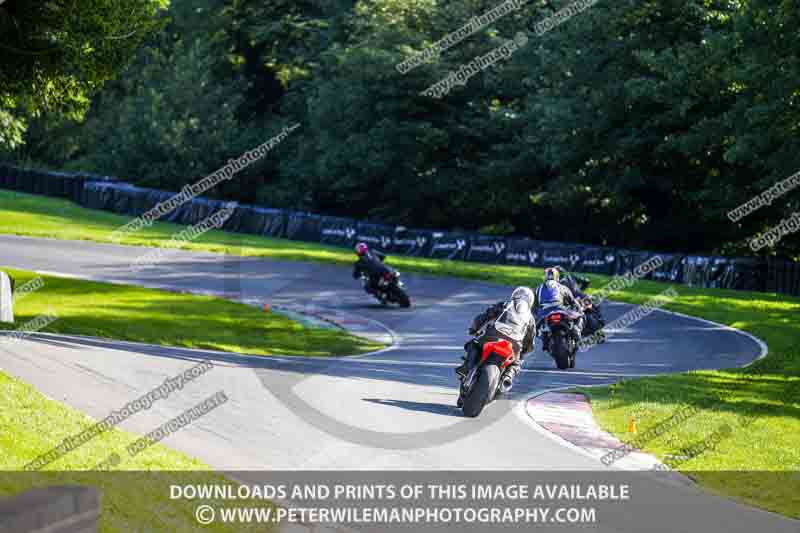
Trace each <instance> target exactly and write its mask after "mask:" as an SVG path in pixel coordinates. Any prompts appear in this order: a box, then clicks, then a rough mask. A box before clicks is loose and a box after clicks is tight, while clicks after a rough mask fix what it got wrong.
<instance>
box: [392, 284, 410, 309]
mask: <svg viewBox="0 0 800 533" xmlns="http://www.w3.org/2000/svg"><path fill="white" fill-rule="evenodd" d="M394 296H395V299H396V300H397V303H398V304H400V307H406V308H408V307H411V298H409V297H408V294H406V292H405V291H404V290H403V289H401V288H399V287H397V288H395V290H394Z"/></svg>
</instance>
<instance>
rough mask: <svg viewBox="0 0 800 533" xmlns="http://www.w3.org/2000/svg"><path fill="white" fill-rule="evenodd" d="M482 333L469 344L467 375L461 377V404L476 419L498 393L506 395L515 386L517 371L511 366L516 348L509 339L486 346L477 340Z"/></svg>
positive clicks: (467, 413) (467, 347) (469, 415)
mask: <svg viewBox="0 0 800 533" xmlns="http://www.w3.org/2000/svg"><path fill="white" fill-rule="evenodd" d="M481 334H482V333H478V334H477V335H476V338H475V339H472V340H471V341H470V342H468V343H467V345H466V346H465V348H466V351H467V355H466V357H467V358H471V357H477V361H468V366H467V373H466V376H464V378H463V379H462V380H461V390H460V396H459V404H460V405H459V406H460V407H461V409H462V410H463V412H464V415H465V416H468V417H471V418H474V417H476V416H478V415H479V414H481V411H483V408H484V407H486V406H487V405H488V404H489V403H490V402H492V400H494V399H495V398H496V397H497V395H498V394H501V393H502V394H505V393H507V392H508V391H510V390H511V387H512V386H513V385H514V374H513V372H512V371H511V369H510V368H509V365H511V363H513V362H514V361H515V360H516V357H517V356H516V355H514V347H513V346H511V343H510V342H509V341H507V340H498V341H494V342H487V343H484V345H483V348H481V347H480V344H479V343H478V341H477V340H476V339H477V337H480V336H481Z"/></svg>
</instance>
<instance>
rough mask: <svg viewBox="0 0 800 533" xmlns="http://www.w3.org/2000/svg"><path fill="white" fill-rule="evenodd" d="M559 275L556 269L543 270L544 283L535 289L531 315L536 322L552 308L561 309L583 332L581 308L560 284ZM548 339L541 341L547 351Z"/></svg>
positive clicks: (573, 296)
mask: <svg viewBox="0 0 800 533" xmlns="http://www.w3.org/2000/svg"><path fill="white" fill-rule="evenodd" d="M560 279H561V275H560V273H559V271H558V269H556V268H545V269H544V283H542V284H541V285H539V286H538V287H537V288H536V294H535V296H534V302H533V313H534V315H535V316H536V321H537V322H538V321H539V320H541V319H542V318H544V315H545V314H546V313H547V312H549V311H550V310H551V309H552V308H558V307H560V308H562V309H565V310H566V311H568V312H569V313H570V314H571V315H572V317H573V318H575V319H577V321H578V331H580V332H583V324H584V318H583V307H582V306H581V304H580V302H578V300H577V299H576V298H575V295H574V294H572V291H571V290H570V289H569V287H567V286H565V285H562V284H561V283H560ZM549 341H550V338H549V337H547V336H544V337H543V339H542V349H543V350H545V351H547V350H548V349H549V348H550V347H549Z"/></svg>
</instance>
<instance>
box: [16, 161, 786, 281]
mask: <svg viewBox="0 0 800 533" xmlns="http://www.w3.org/2000/svg"><path fill="white" fill-rule="evenodd" d="M0 188H6V189H13V190H19V191H24V192H29V193H33V194H44V195H48V196H58V197H62V198H68V199H70V200H73V201H75V202H77V203H79V204H81V205H83V206H85V207H89V208H92V209H102V210H106V211H113V212H115V213H120V214H124V215H128V216H131V217H136V216H139V215H141V214H143V213H145V212H146V211H148V210H149V209H151V208H152V207H153V206H155V205H156V204H157V203H159V202H163V201H165V200H167V199H169V198H171V197H172V196H173V195H175V194H176V193H173V192H167V191H161V190H156V189H147V188H143V187H137V186H135V185H132V184H130V183H125V182H121V181H118V180H115V179H113V178H109V177H102V176H95V175H92V174H66V173H59V172H43V171H36V170H24V169H18V168H15V167H4V166H0ZM225 204H227V202H225V201H222V200H212V199H208V198H203V197H197V198H193V199H191V200H190V201H187V202H185V203H184V204H182V205H180V206H178V207H177V208H176V209H174V210H173V211H171V212H170V213H169V214H167V215H166V216H164V217H163V218H162V220H164V221H167V222H175V223H178V224H183V225H191V224H196V223H198V222H200V221H202V220H203V219H205V218H206V217H208V216H209V215H210V214H212V213H213V212H215V211H216V210H218V209H220V208H222V207H223V206H224V205H225ZM223 229H224V230H226V231H234V232H239V233H247V234H253V235H264V236H268V237H275V238H282V239H291V240H299V241H306V242H316V243H322V244H329V245H334V246H343V247H352V246H353V245H354V244H355V243H356V242H359V241H364V242H367V243H368V244H369V245H370V246H372V247H373V248H376V249H378V250H380V251H382V252H385V253H387V254H396V255H410V256H417V257H431V258H442V259H452V260H457V261H471V262H479V263H488V264H505V265H519V266H529V267H540V268H544V267H547V266H554V265H562V266H563V267H564V268H566V269H567V270H571V271H575V272H586V273H594V274H605V275H620V274H625V273H627V272H631V271H632V270H633V269H634V268H635V267H636V266H638V265H640V264H642V263H644V262H645V261H647V260H648V259H650V258H652V257H654V256H656V255H658V256H660V257H661V259H662V261H663V264H662V265H661V267H660V268H658V269H656V270H655V271H653V272H652V273H650V274H648V275H647V276H644V279H651V280H660V281H670V282H674V283H683V284H686V285H689V286H694V287H708V288H722V289H737V290H750V291H769V292H778V293H785V294H793V295H800V264H798V263H795V262H791V261H778V260H769V261H767V260H766V259H763V258H757V257H722V256H700V255H691V254H676V253H656V252H648V251H642V250H629V249H624V248H616V247H604V246H589V245H584V244H576V243H564V242H552V241H540V240H535V239H529V238H515V237H498V236H492V235H481V234H478V233H467V232H451V231H436V230H424V229H415V228H407V227H405V226H400V225H386V224H380V223H374V222H364V221H358V220H355V219H351V218H344V217H334V216H325V215H319V214H315V213H305V212H299V211H291V210H285V209H273V208H268V207H262V206H255V205H244V204H237V207H236V209H235V211H234V213H233V214H232V215H231V216H230V218H228V219H227V221H226V222H225V225H224V226H223ZM537 278H538V276H537Z"/></svg>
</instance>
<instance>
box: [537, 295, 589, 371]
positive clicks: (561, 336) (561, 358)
mask: <svg viewBox="0 0 800 533" xmlns="http://www.w3.org/2000/svg"><path fill="white" fill-rule="evenodd" d="M581 322H582V316H581V315H580V313H576V312H574V311H568V310H566V309H563V308H560V307H557V308H554V309H550V310H546V311H545V312H543V313H540V314H539V320H538V324H537V328H536V333H537V335H538V336H539V337H541V339H542V349H543V350H544V351H546V352H549V353H550V356H551V357H552V358H553V359H554V360H555V362H556V366H557V367H558V368H559V369H561V370H566V369H568V368H575V354H576V352H577V351H578V344H579V343H580V340H581V333H582V331H581V329H582V324H581Z"/></svg>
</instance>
